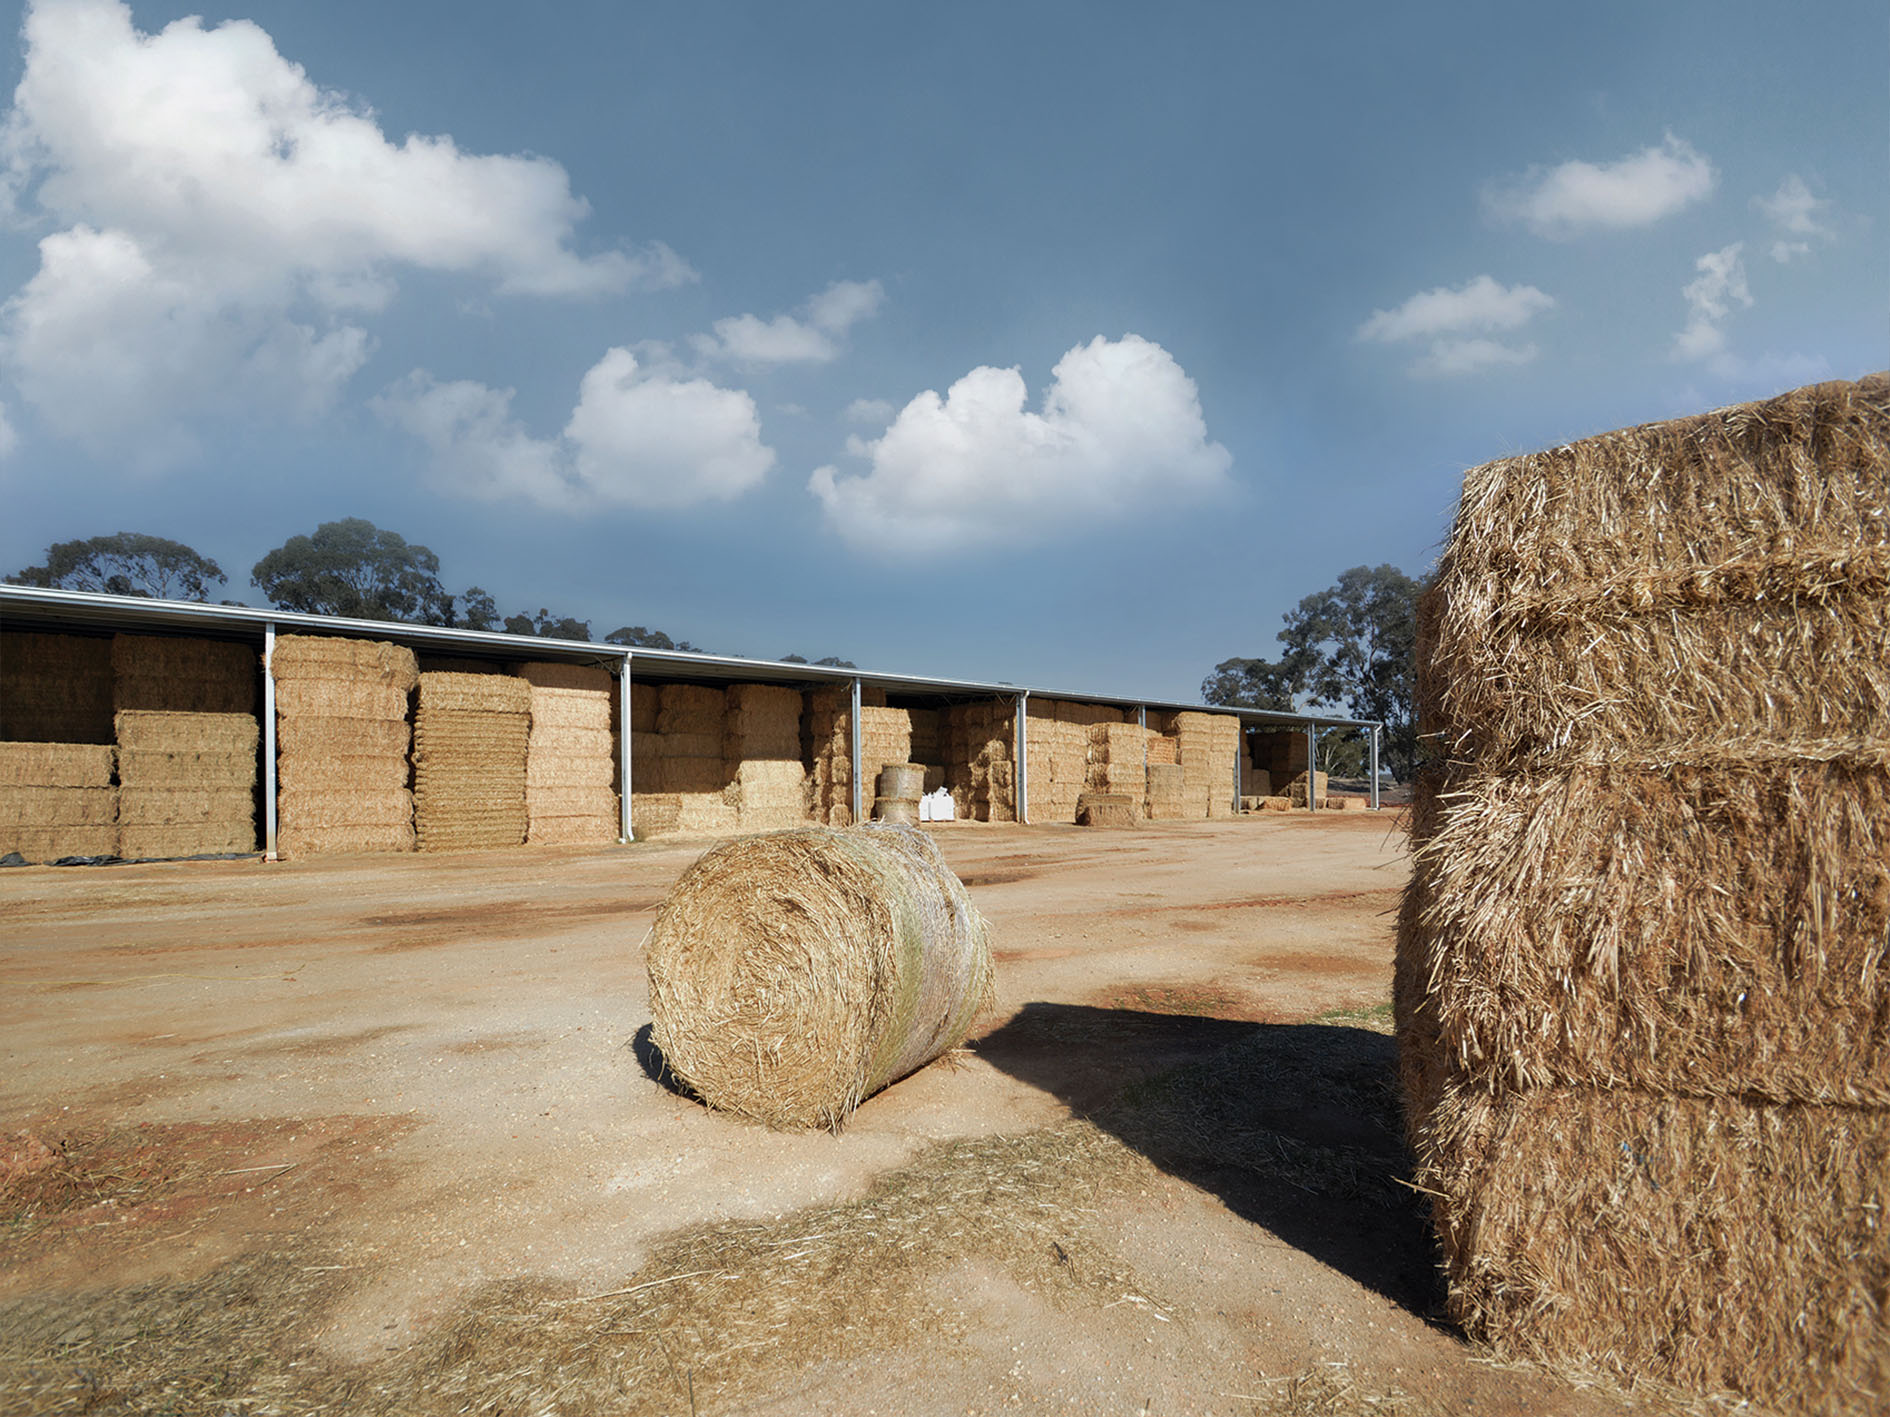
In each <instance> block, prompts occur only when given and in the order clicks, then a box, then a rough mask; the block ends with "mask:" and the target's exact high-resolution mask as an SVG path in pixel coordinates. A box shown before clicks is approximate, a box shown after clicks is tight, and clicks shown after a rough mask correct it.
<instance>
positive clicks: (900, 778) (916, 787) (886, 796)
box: [873, 763, 925, 827]
mask: <svg viewBox="0 0 1890 1417" xmlns="http://www.w3.org/2000/svg"><path fill="white" fill-rule="evenodd" d="M924 795H925V765H924V764H923V763H888V764H887V765H886V766H885V767H883V768H881V769H880V770H879V776H878V777H877V778H875V779H874V780H873V820H874V821H876V822H896V823H898V824H899V825H901V826H908V827H910V826H917V825H918V822H919V799H920V798H921V797H923V796H924Z"/></svg>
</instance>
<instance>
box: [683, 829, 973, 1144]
mask: <svg viewBox="0 0 1890 1417" xmlns="http://www.w3.org/2000/svg"><path fill="white" fill-rule="evenodd" d="M648 961H649V973H650V1012H651V1014H652V1016H653V1019H654V1024H653V1036H654V1041H655V1043H656V1046H657V1047H658V1048H659V1049H660V1050H661V1052H662V1055H663V1058H664V1060H665V1062H666V1063H667V1064H668V1066H669V1067H670V1068H671V1069H673V1070H674V1071H675V1073H676V1074H677V1076H679V1077H680V1078H682V1079H683V1080H684V1081H685V1082H686V1083H688V1084H689V1086H690V1087H692V1088H693V1089H694V1090H695V1091H696V1093H697V1094H698V1095H699V1096H701V1098H702V1099H703V1100H704V1101H705V1102H707V1103H708V1104H709V1105H710V1106H711V1107H716V1108H720V1109H722V1110H725V1111H730V1112H735V1113H737V1114H739V1115H741V1116H744V1117H750V1118H753V1119H755V1120H757V1121H760V1122H765V1123H766V1124H768V1125H769V1126H773V1127H783V1128H788V1127H828V1128H832V1129H835V1130H837V1129H838V1128H839V1127H840V1125H841V1123H843V1122H844V1121H845V1120H846V1118H847V1116H848V1114H849V1113H851V1112H852V1111H853V1109H854V1108H856V1107H857V1106H859V1104H860V1103H861V1101H863V1100H864V1099H865V1098H867V1097H869V1096H871V1095H872V1094H873V1093H874V1092H876V1091H878V1090H879V1089H880V1088H882V1087H885V1086H886V1085H887V1084H889V1083H892V1082H896V1081H898V1080H899V1079H900V1078H902V1077H904V1076H906V1075H907V1074H908V1073H911V1072H913V1071H914V1070H916V1069H918V1068H920V1067H923V1066H924V1065H925V1064H926V1063H928V1062H930V1061H931V1060H932V1059H934V1058H936V1057H938V1056H939V1055H940V1054H942V1053H944V1052H946V1051H947V1050H949V1049H951V1048H955V1047H957V1046H958V1044H960V1043H962V1042H963V1041H964V1040H965V1038H966V1036H967V1035H968V1034H969V1033H970V1031H971V1027H972V1024H973V1023H974V1022H975V1021H976V1019H977V1016H978V1014H979V1013H980V1012H982V1011H983V1010H984V1009H985V1008H987V1007H988V1006H989V1004H990V1002H991V998H992V963H991V950H990V945H989V942H988V940H987V938H986V931H985V923H984V920H983V918H982V917H981V916H980V915H979V914H978V912H977V910H976V909H975V908H974V907H973V906H972V904H971V901H970V899H969V898H968V897H967V896H966V894H965V888H964V886H963V885H961V884H960V883H959V881H958V878H957V877H956V876H954V875H953V874H952V872H951V868H950V867H949V866H947V865H946V864H945V861H944V858H943V857H942V856H940V855H939V851H938V848H937V847H936V846H935V845H934V844H933V843H932V841H931V839H930V838H929V837H927V836H925V835H924V834H923V833H921V832H918V831H916V830H914V829H912V828H910V827H894V826H882V825H878V824H874V825H868V826H864V827H858V828H854V829H852V830H848V831H837V830H833V829H831V828H823V827H815V828H810V829H807V830H803V831H793V832H776V833H774V834H772V835H767V836H752V837H744V838H742V839H740V840H738V841H731V842H726V843H724V844H723V845H721V846H718V847H717V848H715V849H714V850H713V851H710V852H709V853H707V854H706V855H705V856H703V857H702V859H701V860H699V861H697V862H696V864H695V865H693V866H691V867H690V868H689V870H688V872H687V873H685V874H684V876H683V878H682V879H681V880H680V881H678V882H677V883H676V887H675V889H674V890H673V891H672V892H671V893H670V897H669V900H668V901H667V902H666V903H665V904H664V906H663V910H662V913H661V914H660V915H659V916H657V919H656V925H655V928H654V929H652V930H651V932H650V938H649V950H648Z"/></svg>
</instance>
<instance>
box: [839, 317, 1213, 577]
mask: <svg viewBox="0 0 1890 1417" xmlns="http://www.w3.org/2000/svg"><path fill="white" fill-rule="evenodd" d="M1051 375H1052V381H1051V384H1050V387H1049V388H1048V389H1047V390H1046V391H1045V393H1044V396H1043V405H1042V411H1041V412H1032V411H1030V410H1029V409H1027V408H1026V407H1025V404H1026V400H1027V398H1028V390H1027V389H1026V387H1025V384H1024V378H1023V375H1022V374H1021V373H1019V372H1018V371H1017V370H1016V369H994V368H990V367H979V368H976V369H973V370H972V371H971V372H970V373H969V374H966V375H965V376H964V377H963V378H962V379H960V380H958V382H957V383H955V384H953V385H952V386H951V388H950V389H949V390H948V391H947V392H946V394H945V396H944V397H943V398H940V397H939V395H938V394H937V393H936V392H934V391H932V390H927V391H926V392H924V393H922V394H920V395H918V396H917V397H916V398H914V399H912V400H911V401H910V402H909V403H907V404H906V406H905V407H904V408H903V409H902V410H900V412H899V415H898V417H897V418H895V419H894V420H893V423H892V426H891V427H889V428H888V429H887V430H886V431H885V433H884V434H882V435H881V436H880V437H879V438H876V439H873V440H871V441H865V440H860V439H857V438H856V439H851V440H849V451H850V452H852V453H854V454H855V455H856V456H858V457H861V458H863V459H865V460H866V462H867V464H868V466H867V469H866V471H864V472H862V473H857V474H843V473H841V472H840V470H839V469H837V468H835V467H822V468H818V469H816V470H815V472H814V474H813V476H812V477H811V478H810V479H809V480H808V488H809V490H810V491H811V492H813V494H814V495H815V496H816V497H818V498H819V499H820V501H821V503H822V504H823V506H824V508H825V511H826V515H827V519H828V522H829V523H830V525H831V526H832V527H833V528H834V530H835V531H837V532H838V533H839V534H840V535H841V536H842V537H843V538H844V539H845V540H847V541H848V542H849V543H851V544H852V545H854V546H856V547H858V548H860V549H862V550H867V551H872V552H875V553H880V554H921V555H923V554H936V553H941V552H945V551H949V550H954V549H959V548H967V547H972V548H976V547H984V546H991V545H997V544H1008V543H1018V542H1029V541H1042V540H1047V539H1049V538H1051V537H1053V536H1055V535H1058V534H1060V533H1064V532H1067V531H1070V530H1073V529H1077V528H1081V527H1083V526H1087V525H1094V524H1098V523H1103V522H1108V521H1114V520H1120V519H1121V518H1123V517H1125V516H1128V515H1131V514H1133V513H1135V512H1138V511H1142V510H1144V509H1147V508H1151V507H1155V506H1159V505H1162V504H1164V503H1167V502H1173V501H1186V500H1192V499H1196V498H1200V497H1203V496H1208V495H1211V494H1213V493H1215V492H1217V491H1218V490H1220V489H1221V488H1222V487H1223V486H1224V485H1225V484H1226V480H1227V469H1228V467H1229V465H1230V464H1231V463H1232V461H1233V460H1232V458H1231V457H1230V456H1229V454H1228V452H1227V449H1225V448H1224V447H1222V446H1221V445H1220V444H1219V443H1215V442H1211V441H1210V440H1209V439H1208V436H1207V425H1206V423H1205V421H1204V420H1203V418H1202V416H1201V403H1200V398H1199V396H1198V394H1197V392H1196V389H1195V385H1194V380H1192V379H1190V378H1189V377H1188V375H1187V374H1186V373H1185V372H1184V371H1183V370H1182V368H1181V366H1180V365H1179V364H1177V363H1176V362H1175V360H1174V358H1173V356H1171V355H1170V354H1169V353H1168V351H1167V350H1165V349H1163V348H1162V347H1161V346H1160V345H1158V344H1155V343H1153V342H1152V341H1150V340H1145V339H1143V338H1141V337H1140V336H1138V335H1132V334H1131V335H1124V336H1123V337H1122V338H1121V339H1120V340H1109V339H1105V338H1103V337H1102V336H1100V335H1099V336H1097V337H1096V338H1095V339H1093V340H1091V341H1090V342H1089V343H1088V344H1086V345H1078V346H1076V347H1075V348H1074V349H1071V350H1070V351H1069V352H1068V353H1066V354H1065V355H1064V356H1063V357H1062V359H1060V360H1058V361H1057V364H1056V367H1055V368H1054V369H1053V370H1052V371H1051Z"/></svg>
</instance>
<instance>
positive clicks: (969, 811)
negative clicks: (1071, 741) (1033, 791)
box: [946, 699, 1075, 822]
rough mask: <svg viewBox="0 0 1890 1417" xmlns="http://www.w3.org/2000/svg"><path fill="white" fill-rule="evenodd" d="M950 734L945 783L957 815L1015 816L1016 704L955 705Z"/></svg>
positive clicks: (950, 714) (1010, 818)
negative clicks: (950, 791) (949, 755)
mask: <svg viewBox="0 0 1890 1417" xmlns="http://www.w3.org/2000/svg"><path fill="white" fill-rule="evenodd" d="M1025 731H1026V737H1027V738H1028V732H1029V730H1028V729H1026V730H1025ZM946 738H947V743H948V745H949V751H950V753H951V758H950V761H949V762H948V763H947V764H946V773H947V776H946V785H947V786H949V787H950V788H951V790H952V800H953V803H954V805H955V806H956V807H957V811H958V815H959V816H960V817H963V818H966V819H968V820H974V821H980V822H1014V821H1016V820H1017V787H1016V782H1017V765H1016V761H1015V757H1014V754H1015V743H1016V739H1017V706H1016V705H1015V704H1014V703H1013V702H1012V701H1011V700H1009V699H991V700H986V701H983V702H980V703H972V704H955V705H953V706H952V708H951V709H949V710H948V711H947V714H946ZM1071 808H1072V812H1073V811H1074V808H1075V804H1074V803H1072V804H1071Z"/></svg>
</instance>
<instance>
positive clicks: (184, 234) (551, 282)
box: [0, 0, 693, 447]
mask: <svg viewBox="0 0 1890 1417" xmlns="http://www.w3.org/2000/svg"><path fill="white" fill-rule="evenodd" d="M24 37H25V45H26V52H25V60H24V69H23V72H22V75H21V78H20V82H19V85H18V87H17V88H16V90H15V91H14V95H13V104H12V107H11V109H10V110H9V111H8V113H7V115H6V120H5V124H4V128H3V129H0V159H3V160H4V175H3V176H0V187H3V188H4V196H5V199H6V201H7V202H8V204H9V205H10V207H11V208H12V212H13V215H14V218H15V220H16V221H18V222H21V223H25V224H27V225H29V226H30V225H39V224H44V225H47V226H50V227H52V228H53V232H52V234H51V235H48V236H47V237H46V238H45V239H44V240H43V241H42V242H41V246H40V252H41V265H40V270H39V272H38V274H37V275H36V276H35V277H34V278H33V279H32V280H30V281H29V282H28V283H27V284H26V285H25V286H24V287H23V288H21V289H20V290H19V291H18V292H17V293H16V294H15V295H14V296H13V298H12V299H11V300H10V301H9V302H8V303H7V306H6V309H5V313H4V325H3V327H0V342H3V344H4V355H5V358H6V360H7V362H8V365H9V367H10V369H11V371H12V372H13V373H14V374H15V377H16V378H17V379H18V381H19V384H20V388H21V392H22V393H23V394H24V396H25V397H26V398H27V400H28V401H29V402H31V403H34V404H35V405H36V406H38V407H39V408H40V410H41V412H42V413H43V414H44V415H45V416H46V418H47V420H48V422H49V423H50V424H51V425H52V426H53V427H55V428H57V429H59V430H61V431H62V432H65V433H67V434H70V435H73V436H77V437H81V438H84V439H86V440H87V441H90V442H93V443H94V444H99V443H110V442H113V441H122V440H124V439H126V438H128V437H131V436H132V435H133V434H134V432H135V431H136V430H138V429H139V428H140V427H142V428H143V429H144V437H143V438H142V439H141V440H140V441H142V442H144V443H145V444H146V446H147V447H149V446H151V445H152V440H153V439H154V438H155V439H157V440H158V441H159V442H162V441H163V440H166V439H168V440H170V441H171V442H173V443H176V444H177V445H178V446H180V447H181V446H184V445H185V444H187V441H188V439H187V436H186V435H185V434H183V432H182V425H183V424H184V423H185V422H187V420H188V419H189V418H190V417H191V416H193V415H195V414H199V413H203V412H227V411H230V410H232V409H235V408H242V407H251V406H254V405H255V404H256V403H257V402H258V401H262V402H266V403H268V404H269V405H271V406H272V407H274V406H281V405H284V404H286V405H287V406H290V407H292V408H297V407H299V408H301V409H303V410H307V409H309V408H319V407H321V406H323V405H325V404H326V403H327V402H328V401H329V400H330V399H331V398H332V397H333V395H334V393H335V392H336V390H337V389H338V388H339V387H340V385H341V384H343V383H345V382H346V380H347V379H348V378H349V377H350V376H351V375H352V374H353V373H354V372H355V370H356V369H357V368H358V367H359V365H360V363H361V362H362V360H363V359H365V358H366V355H367V351H368V348H369V341H368V337H367V334H366V332H365V331H364V330H363V329H362V328H361V327H360V321H361V319H362V318H363V317H364V316H367V315H371V314H372V313H374V312H376V311H378V310H379V309H381V308H383V307H384V306H385V305H386V303H387V302H388V301H389V300H390V299H391V298H392V296H393V295H394V293H395V289H396V286H395V279H396V276H397V275H398V273H399V272H400V271H401V270H402V269H425V270H432V271H444V272H454V273H463V274H467V275H472V276H477V277H480V278H483V279H485V280H488V281H490V282H491V283H492V284H493V285H494V286H495V287H496V288H497V289H498V290H500V291H503V292H511V293H518V294H527V295H564V296H585V295H596V294H599V293H602V292H609V291H618V290H623V289H626V288H628V287H630V286H632V285H637V284H646V285H662V284H673V283H675V282H678V281H681V280H686V279H690V278H692V276H693V273H692V272H691V271H690V270H689V269H688V267H687V266H686V264H684V263H683V262H682V261H681V259H680V258H679V257H677V256H676V255H675V253H674V252H672V251H669V250H668V249H667V248H665V247H661V246H657V247H652V248H650V249H649V250H647V251H644V252H641V253H634V254H633V253H627V252H623V251H607V252H604V253H601V254H597V255H583V254H580V253H579V252H577V251H576V250H574V249H573V247H572V244H571V242H572V237H573V234H574V231H575V228H576V225H577V223H578V222H580V221H581V220H582V219H583V218H584V216H585V215H586V212H587V210H588V209H587V207H586V204H585V203H584V202H583V200H582V199H581V198H578V197H577V196H575V195H573V193H572V191H571V188H570V182H569V179H568V177H567V176H566V174H565V172H564V169H563V168H561V167H560V166H559V165H558V164H557V163H555V162H551V161H549V160H547V159H544V158H536V157H497V156H485V155H479V154H470V153H463V152H461V151H460V150H459V149H458V148H457V147H456V146H455V145H454V143H453V140H452V139H451V138H448V137H424V136H416V135H410V136H408V137H406V138H405V139H403V140H401V141H400V142H398V143H396V142H393V141H390V140H389V139H388V137H387V136H386V135H385V134H384V133H383V132H382V131H381V129H380V127H379V125H378V123H377V121H376V119H375V117H374V115H373V113H372V112H371V111H369V110H368V109H366V108H364V107H362V106H361V105H359V104H356V103H353V102H351V101H350V100H348V99H346V98H345V97H343V96H342V95H339V94H336V93H334V92H332V91H328V90H324V89H322V88H319V87H318V86H317V85H316V84H315V83H314V82H312V81H311V80H310V79H309V78H308V76H307V75H306V74H305V73H304V72H303V70H302V69H301V68H300V67H299V66H298V65H296V64H293V63H291V62H290V61H289V60H287V59H285V58H284V57H283V56H282V55H280V54H279V53H278V52H277V51H276V48H275V45H274V43H273V42H272V41H271V39H270V37H269V36H268V34H266V33H265V32H264V31H263V30H262V29H260V28H259V27H257V26H256V25H254V24H252V23H249V22H248V21H242V20H236V21H231V22H229V23H226V24H222V25H217V26H214V27H210V28H206V27H205V26H204V25H203V23H202V22H201V21H200V20H198V19H196V18H189V19H183V20H179V21H177V22H175V23H173V24H171V25H168V26H166V27H165V28H164V29H163V30H161V31H159V32H157V33H155V34H146V33H142V32H140V31H139V30H138V29H137V28H136V27H135V26H134V24H133V22H132V17H131V13H130V10H129V9H128V8H127V7H126V6H125V5H123V4H121V3H118V0H37V3H35V4H33V5H32V6H31V7H30V8H29V9H28V11H27V14H26V20H25V26H24ZM106 328H109V329H110V330H111V331H112V332H113V338H112V339H111V340H100V339H99V338H98V333H99V331H100V330H101V329H106ZM101 410H107V411H108V412H107V414H106V416H105V417H104V418H102V419H101V418H100V417H98V414H99V412H100V411H101Z"/></svg>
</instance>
